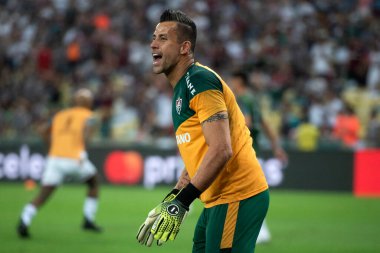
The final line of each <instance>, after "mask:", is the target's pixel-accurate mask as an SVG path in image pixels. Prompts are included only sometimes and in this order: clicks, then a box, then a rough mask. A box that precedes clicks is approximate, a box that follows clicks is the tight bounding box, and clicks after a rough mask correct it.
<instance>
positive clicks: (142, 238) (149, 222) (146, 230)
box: [136, 189, 179, 247]
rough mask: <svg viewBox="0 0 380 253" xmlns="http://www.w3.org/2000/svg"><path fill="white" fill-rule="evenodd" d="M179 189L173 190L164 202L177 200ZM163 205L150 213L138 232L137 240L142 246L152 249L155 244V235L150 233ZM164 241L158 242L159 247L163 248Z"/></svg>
mask: <svg viewBox="0 0 380 253" xmlns="http://www.w3.org/2000/svg"><path fill="white" fill-rule="evenodd" d="M178 192H179V190H178V189H173V190H172V191H171V192H169V194H168V195H166V196H165V198H164V199H163V201H162V202H166V201H171V200H173V199H174V198H175V196H176V195H177V194H178ZM160 210H161V205H158V206H156V207H155V208H153V209H152V210H151V211H150V212H149V213H148V217H147V218H146V220H145V221H144V223H143V224H142V225H141V226H140V228H139V231H138V232H137V235H136V239H137V241H138V242H139V243H140V244H143V245H146V246H148V247H150V246H151V245H152V243H153V239H154V238H153V234H152V233H151V232H150V230H151V228H152V226H153V223H154V222H155V221H156V219H157V218H158V216H159V214H160ZM162 243H163V242H162V241H160V240H158V241H157V245H159V246H161V245H162Z"/></svg>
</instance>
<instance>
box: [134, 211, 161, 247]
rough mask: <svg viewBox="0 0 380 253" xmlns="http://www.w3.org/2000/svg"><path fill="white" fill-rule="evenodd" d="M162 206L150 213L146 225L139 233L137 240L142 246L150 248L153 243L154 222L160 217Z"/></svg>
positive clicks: (142, 226)
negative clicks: (152, 229) (152, 230)
mask: <svg viewBox="0 0 380 253" xmlns="http://www.w3.org/2000/svg"><path fill="white" fill-rule="evenodd" d="M160 207H161V204H160V205H158V206H156V207H155V208H153V209H152V210H151V211H150V212H149V213H148V217H147V218H146V220H145V221H144V223H143V224H142V225H141V226H140V228H139V231H138V232H137V235H136V239H137V241H139V243H140V244H142V245H145V246H148V247H150V246H151V245H152V243H153V239H154V238H153V234H152V233H151V232H150V230H151V228H152V226H153V224H154V222H155V221H156V219H157V218H158V216H159V215H160V210H161V208H160Z"/></svg>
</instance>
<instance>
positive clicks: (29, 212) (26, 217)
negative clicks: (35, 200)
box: [21, 203, 37, 226]
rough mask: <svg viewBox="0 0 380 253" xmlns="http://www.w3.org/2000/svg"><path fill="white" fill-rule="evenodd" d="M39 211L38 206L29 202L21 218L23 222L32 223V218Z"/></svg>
mask: <svg viewBox="0 0 380 253" xmlns="http://www.w3.org/2000/svg"><path fill="white" fill-rule="evenodd" d="M36 213H37V208H36V207H35V206H34V205H32V204H30V203H29V204H27V205H26V206H25V207H24V209H23V210H22V213H21V219H22V222H24V224H25V225H27V226H29V225H30V223H32V219H33V217H34V215H36Z"/></svg>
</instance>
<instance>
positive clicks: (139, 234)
mask: <svg viewBox="0 0 380 253" xmlns="http://www.w3.org/2000/svg"><path fill="white" fill-rule="evenodd" d="M145 233H146V226H145V223H143V224H142V225H141V226H140V228H139V231H138V232H137V235H136V239H137V240H138V241H139V242H140V241H141V240H143V238H144V235H145Z"/></svg>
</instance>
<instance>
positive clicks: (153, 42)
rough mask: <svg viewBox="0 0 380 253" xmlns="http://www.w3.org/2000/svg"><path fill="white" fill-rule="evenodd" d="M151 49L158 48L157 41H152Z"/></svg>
mask: <svg viewBox="0 0 380 253" xmlns="http://www.w3.org/2000/svg"><path fill="white" fill-rule="evenodd" d="M150 48H152V49H155V48H158V44H157V41H156V40H155V39H152V42H151V43H150Z"/></svg>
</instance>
